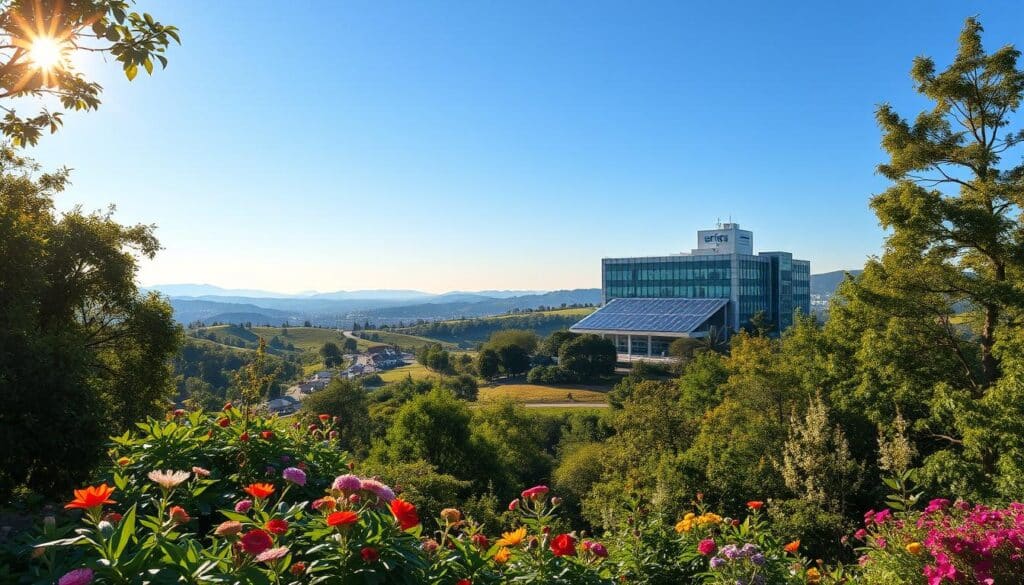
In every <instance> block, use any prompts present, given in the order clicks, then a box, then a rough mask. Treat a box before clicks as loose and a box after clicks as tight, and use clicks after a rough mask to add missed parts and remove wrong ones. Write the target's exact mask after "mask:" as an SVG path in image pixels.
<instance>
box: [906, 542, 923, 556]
mask: <svg viewBox="0 0 1024 585" xmlns="http://www.w3.org/2000/svg"><path fill="white" fill-rule="evenodd" d="M907 552H908V553H910V554H912V555H919V554H921V543H920V542H912V543H910V544H908V545H907Z"/></svg>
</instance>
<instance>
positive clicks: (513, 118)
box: [26, 0, 1024, 292]
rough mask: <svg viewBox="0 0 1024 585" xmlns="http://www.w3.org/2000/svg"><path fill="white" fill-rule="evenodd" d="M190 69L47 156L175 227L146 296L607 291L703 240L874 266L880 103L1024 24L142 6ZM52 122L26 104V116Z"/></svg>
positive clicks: (892, 6) (811, 16)
mask: <svg viewBox="0 0 1024 585" xmlns="http://www.w3.org/2000/svg"><path fill="white" fill-rule="evenodd" d="M138 7H139V8H140V9H142V10H145V11H147V12H150V13H152V14H153V15H154V16H155V17H156V18H157V19H158V20H160V21H162V22H164V23H169V24H175V25H177V26H178V27H179V28H180V29H181V35H182V45H181V46H180V47H178V46H175V47H173V48H172V49H171V50H170V52H169V54H168V57H169V59H170V64H169V66H168V67H167V69H166V70H163V71H156V72H155V73H154V75H153V76H152V77H147V76H145V75H144V74H140V75H139V77H138V78H136V80H135V81H134V82H133V83H128V82H127V81H126V80H125V79H124V77H123V75H122V74H121V72H120V68H119V66H118V65H117V64H116V63H103V62H100V61H98V60H96V59H95V58H93V59H88V58H87V59H84V60H83V61H82V62H81V67H82V68H83V69H84V71H85V72H86V74H87V75H89V76H91V77H92V78H94V79H96V80H97V81H99V82H100V83H101V84H102V85H103V86H104V94H103V105H102V107H101V108H100V110H99V111H97V112H89V113H73V114H69V115H67V116H66V118H65V126H64V129H63V130H61V131H60V132H59V133H58V134H57V135H55V136H48V137H46V138H44V140H43V141H42V142H41V143H40V145H39V146H38V147H36V148H34V149H32V151H31V152H30V155H31V156H33V157H34V158H36V159H37V160H38V161H39V162H40V163H41V164H43V165H44V166H45V167H57V166H67V167H70V168H71V169H73V174H72V182H73V186H72V187H71V188H70V189H69V190H68V191H67V192H65V193H63V194H61V195H60V197H59V200H58V206H59V207H60V208H61V209H67V208H70V207H71V206H73V205H81V206H82V207H83V208H84V209H87V210H93V209H103V208H106V207H107V206H108V205H110V204H116V206H117V211H116V214H115V218H117V219H118V220H119V221H121V222H124V223H145V224H155V225H156V226H157V231H156V233H157V236H158V237H159V239H160V241H161V243H162V245H163V247H164V249H163V250H162V251H161V252H160V253H159V255H158V256H157V257H156V258H155V259H154V260H152V261H150V260H144V261H143V262H142V264H141V269H140V272H139V281H140V283H141V284H144V285H154V284H167V283H208V284H214V285H218V286H223V287H227V288H256V289H265V290H272V291H280V292H299V291H309V290H318V291H334V290H356V289H377V288H402V289H418V290H423V291H428V292H443V291H449V290H483V289H532V290H555V289H565V288H585V287H598V286H600V260H601V258H602V257H618V256H636V255H667V254H670V253H676V252H683V251H688V250H690V249H691V248H694V247H696V231H697V230H698V229H704V228H709V227H714V225H715V224H716V222H717V221H719V220H720V221H728V220H729V219H730V218H731V219H732V220H733V221H735V222H737V223H739V224H740V225H741V226H742V227H743V228H744V229H750V230H753V232H754V246H755V250H786V251H790V252H793V254H794V255H795V257H797V258H802V259H807V260H810V261H811V269H812V272H814V273H820V272H826V271H831V270H838V269H853V268H859V267H860V266H862V265H863V263H864V260H865V259H866V258H867V257H868V256H870V255H873V254H878V253H879V252H880V250H881V246H882V243H883V238H884V235H885V234H884V232H883V231H882V229H881V228H880V226H879V225H878V222H877V220H876V218H875V217H874V215H873V214H872V212H871V210H870V209H869V207H868V200H869V198H870V197H871V195H872V194H874V193H878V192H881V191H882V190H884V189H885V187H886V182H885V180H884V179H883V178H882V177H880V176H879V175H877V174H876V173H875V166H876V165H877V164H878V163H880V162H882V161H883V160H884V158H883V153H882V152H881V150H880V148H879V140H880V134H879V131H878V129H877V127H876V125H875V123H874V117H873V116H874V110H875V108H876V107H877V105H878V104H880V103H883V102H888V103H891V104H892V105H893V106H894V107H895V108H896V109H897V110H898V111H899V112H901V113H902V114H904V115H907V116H913V115H916V113H917V112H918V111H920V110H921V109H924V108H926V107H927V104H926V102H925V101H923V100H922V98H920V97H919V96H918V95H917V94H916V93H915V92H914V88H913V84H912V82H911V80H910V77H909V75H908V72H909V69H910V66H911V62H912V60H913V58H914V57H915V56H917V55H922V54H925V55H929V56H932V57H934V58H935V59H936V60H937V62H938V64H939V66H940V67H943V66H944V65H945V64H946V63H948V61H949V59H950V58H951V56H952V54H953V52H954V51H955V49H956V39H957V35H958V34H959V31H960V28H961V27H962V24H963V20H964V19H965V18H966V17H967V16H970V15H978V16H979V17H980V18H981V20H982V23H983V25H984V26H985V28H986V33H985V37H984V39H985V44H986V47H988V48H989V49H993V48H996V47H997V46H1002V45H1004V44H1008V43H1014V44H1017V45H1024V36H1022V35H1021V30H1022V29H1021V26H1020V25H1021V23H1022V22H1024V3H1019V2H1002V1H999V2H964V1H962V0H959V1H952V0H922V1H915V2H909V1H907V2H902V1H901V2H891V1H890V2H885V3H882V2H786V3H774V2H760V1H756V2H754V1H751V2H745V1H744V2H728V3H725V2H701V3H683V2H653V1H651V2H604V1H594V0H590V1H580V2H530V1H519V2H479V1H467V2H387V1H379V0H375V1H368V2H334V1H330V2H328V1H321V2H314V1H312V0H308V1H306V0H303V1H297V2H280V1H279V0H277V1H262V0H250V1H245V2H242V1H217V2H209V1H208V0H207V1H203V0H175V1H173V2H155V1H152V0H139V3H138ZM26 111H28V110H26Z"/></svg>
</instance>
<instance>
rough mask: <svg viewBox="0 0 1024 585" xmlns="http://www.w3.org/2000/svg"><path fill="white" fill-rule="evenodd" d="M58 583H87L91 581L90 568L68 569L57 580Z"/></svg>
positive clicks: (79, 584)
mask: <svg viewBox="0 0 1024 585" xmlns="http://www.w3.org/2000/svg"><path fill="white" fill-rule="evenodd" d="M57 583H58V585H87V584H88V583H92V569H75V570H73V571H68V572H67V573H65V574H64V576H63V577H61V578H60V579H59V580H58V581H57Z"/></svg>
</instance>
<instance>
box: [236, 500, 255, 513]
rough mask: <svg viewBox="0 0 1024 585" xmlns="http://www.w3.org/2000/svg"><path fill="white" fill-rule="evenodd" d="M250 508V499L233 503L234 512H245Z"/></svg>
mask: <svg viewBox="0 0 1024 585" xmlns="http://www.w3.org/2000/svg"><path fill="white" fill-rule="evenodd" d="M251 509H252V500H242V501H240V502H238V503H237V504H235V512H238V513H239V514H245V513H246V512H248V511H249V510H251Z"/></svg>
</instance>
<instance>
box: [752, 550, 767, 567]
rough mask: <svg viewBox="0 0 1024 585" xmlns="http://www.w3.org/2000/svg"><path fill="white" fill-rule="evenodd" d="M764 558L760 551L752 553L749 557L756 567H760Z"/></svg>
mask: <svg viewBox="0 0 1024 585" xmlns="http://www.w3.org/2000/svg"><path fill="white" fill-rule="evenodd" d="M765 560H766V559H765V558H764V555H763V554H761V553H754V554H753V555H751V557H750V562H752V563H754V564H755V565H757V566H758V567H760V566H761V565H763V564H764V562H765Z"/></svg>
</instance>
